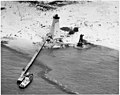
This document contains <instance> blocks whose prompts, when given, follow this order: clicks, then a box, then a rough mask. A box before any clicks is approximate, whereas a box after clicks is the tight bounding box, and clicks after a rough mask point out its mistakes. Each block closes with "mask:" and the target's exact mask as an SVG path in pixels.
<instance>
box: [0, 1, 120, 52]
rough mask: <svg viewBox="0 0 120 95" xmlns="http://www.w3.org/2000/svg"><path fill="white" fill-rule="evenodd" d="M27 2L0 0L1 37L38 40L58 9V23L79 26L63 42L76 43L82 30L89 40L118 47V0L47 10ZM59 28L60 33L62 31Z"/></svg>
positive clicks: (44, 32) (66, 25)
mask: <svg viewBox="0 0 120 95" xmlns="http://www.w3.org/2000/svg"><path fill="white" fill-rule="evenodd" d="M28 5H29V4H27V3H18V2H11V1H10V2H3V1H2V2H1V7H5V8H6V10H2V12H1V25H2V27H1V31H2V32H1V38H2V37H13V38H14V37H15V38H17V39H19V38H20V39H27V40H24V42H25V41H26V42H28V40H29V41H30V45H32V44H31V43H32V42H41V41H42V39H41V37H44V36H45V35H46V33H48V32H49V31H50V26H51V24H52V17H53V16H54V15H55V14H56V13H57V14H58V15H59V16H60V27H72V28H73V27H75V26H77V27H79V32H78V33H76V34H74V35H72V36H71V37H65V38H64V42H66V43H74V44H75V43H77V42H78V40H79V35H80V34H81V33H82V34H84V35H85V37H84V38H85V39H86V40H88V41H89V42H92V43H94V44H98V45H103V46H107V47H110V48H113V49H117V50H118V49H119V45H118V43H119V36H118V34H119V3H118V2H115V1H106V2H92V3H84V4H81V3H78V4H72V5H67V6H64V7H59V8H57V9H56V10H53V11H52V10H50V11H46V12H42V11H40V10H36V8H35V7H29V6H28ZM61 32H62V33H63V31H61ZM63 34H64V35H65V34H66V33H63ZM67 41H68V42H67ZM18 42H20V40H18ZM22 42H23V41H22ZM22 42H21V43H22ZM16 43H17V40H16V41H15V43H14V44H15V45H16V46H17V44H16ZM21 45H22V44H21ZM23 45H24V46H25V45H26V44H23ZM19 46H20V45H18V47H19Z"/></svg>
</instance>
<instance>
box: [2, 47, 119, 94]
mask: <svg viewBox="0 0 120 95" xmlns="http://www.w3.org/2000/svg"><path fill="white" fill-rule="evenodd" d="M118 55H119V54H118V51H116V50H111V49H108V48H105V47H93V48H90V49H87V50H78V49H74V48H66V49H51V50H43V51H42V52H41V53H40V55H39V56H38V58H37V61H36V62H35V63H34V64H33V65H32V67H31V69H30V72H32V73H33V74H34V80H33V82H32V83H31V84H30V85H29V86H28V87H27V88H26V89H24V90H21V89H19V88H18V86H17V84H16V80H17V79H18V77H19V75H20V73H21V69H22V68H23V67H24V66H26V65H27V63H28V62H29V61H30V57H28V56H27V55H25V54H21V53H18V52H16V51H14V50H11V49H9V48H6V47H4V46H2V64H1V68H2V72H1V74H2V75H1V79H2V84H1V86H2V90H1V91H2V94H17V93H19V94H48V93H49V94H65V92H64V91H62V90H61V89H59V88H58V87H57V86H55V85H53V84H51V83H49V82H47V81H45V80H44V79H42V78H41V77H40V73H41V71H42V69H45V66H44V65H43V64H46V65H47V66H48V67H49V68H51V69H52V70H51V71H50V72H49V73H48V77H51V78H53V79H54V78H55V79H57V80H58V81H59V82H60V83H63V84H65V85H66V86H67V87H68V88H69V89H72V90H74V91H77V92H79V93H81V94H83V93H85V94H88V93H89V94H96V93H97V94H98V93H99V94H100V93H101V94H108V93H111V94H112V93H114V94H115V93H118V91H119V90H118V87H119V86H118V79H119V78H118V75H119V74H118V70H119V56H118ZM106 60H107V61H106ZM81 63H82V64H81Z"/></svg>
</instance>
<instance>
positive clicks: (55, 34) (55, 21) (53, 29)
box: [50, 14, 60, 39]
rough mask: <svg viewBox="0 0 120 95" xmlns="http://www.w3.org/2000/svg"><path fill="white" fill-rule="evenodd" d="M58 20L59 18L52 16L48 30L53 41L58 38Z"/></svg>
mask: <svg viewBox="0 0 120 95" xmlns="http://www.w3.org/2000/svg"><path fill="white" fill-rule="evenodd" d="M59 19H60V17H58V14H56V15H55V16H53V22H52V26H51V29H50V33H51V35H52V37H53V39H54V38H59V37H60V27H59Z"/></svg>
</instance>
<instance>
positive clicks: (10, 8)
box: [1, 1, 119, 95]
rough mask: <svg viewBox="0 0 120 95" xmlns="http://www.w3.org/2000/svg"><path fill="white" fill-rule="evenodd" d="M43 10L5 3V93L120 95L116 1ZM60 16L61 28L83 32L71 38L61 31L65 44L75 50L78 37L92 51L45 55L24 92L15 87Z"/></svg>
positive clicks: (33, 69) (65, 50)
mask: <svg viewBox="0 0 120 95" xmlns="http://www.w3.org/2000/svg"><path fill="white" fill-rule="evenodd" d="M45 3H46V4H48V3H49V2H47V1H46V2H45ZM43 5H44V4H43ZM43 5H39V4H38V5H37V4H36V5H33V4H31V3H30V2H27V3H24V2H12V1H2V2H1V41H2V42H3V43H2V45H1V93H2V94H41V95H42V94H70V93H71V92H72V91H73V92H76V93H79V94H118V93H119V51H118V50H119V35H118V34H119V19H118V18H119V4H118V1H97V2H96V1H92V2H87V1H86V2H85V1H81V2H77V3H76V2H74V3H73V2H72V4H66V5H64V6H62V7H60V6H58V5H59V4H58V5H57V4H56V5H50V4H48V5H46V6H45V5H44V7H42V6H43ZM56 13H57V14H58V15H59V17H60V22H59V23H60V28H62V27H68V28H70V29H73V28H74V27H78V29H79V30H78V32H76V33H74V34H73V35H69V36H68V31H63V30H60V33H59V35H60V36H63V42H64V43H70V44H77V42H78V40H79V36H80V34H84V39H85V40H87V41H88V42H90V43H92V44H94V45H93V46H91V47H90V48H88V49H81V50H80V49H76V48H73V47H67V48H62V49H43V50H42V52H41V53H40V55H39V56H38V57H37V59H36V60H35V62H34V64H33V65H32V67H31V68H30V70H29V71H30V72H32V73H33V74H34V80H33V82H32V83H31V84H30V85H29V86H28V87H27V88H26V89H24V90H21V89H19V88H18V86H17V85H16V81H17V79H18V77H19V76H20V73H21V70H22V68H23V67H25V66H26V65H27V63H28V62H29V61H30V59H31V58H32V56H33V55H34V53H35V52H36V51H38V48H39V47H41V45H42V43H43V42H42V41H43V37H45V35H46V34H47V33H48V32H50V27H51V24H52V17H53V16H54V15H55V14H56ZM3 44H4V45H3ZM47 69H50V71H49V72H47V73H46V74H44V78H43V76H42V75H41V73H43V72H45V71H46V70H47ZM45 77H47V79H49V80H46V79H45Z"/></svg>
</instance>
